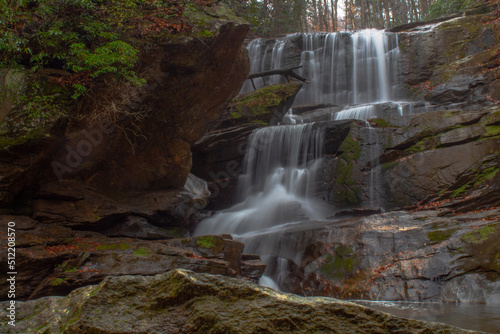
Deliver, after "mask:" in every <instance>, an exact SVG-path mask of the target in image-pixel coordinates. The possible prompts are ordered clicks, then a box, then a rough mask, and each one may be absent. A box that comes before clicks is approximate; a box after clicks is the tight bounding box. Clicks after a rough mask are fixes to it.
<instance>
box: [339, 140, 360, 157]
mask: <svg viewBox="0 0 500 334" xmlns="http://www.w3.org/2000/svg"><path fill="white" fill-rule="evenodd" d="M339 151H341V152H342V155H341V156H340V157H341V158H347V157H349V160H357V159H358V158H359V156H360V154H361V146H360V145H359V143H358V142H357V141H356V140H354V138H352V136H351V135H350V134H349V135H348V136H347V137H346V139H345V140H344V142H342V144H341V145H340V148H339Z"/></svg>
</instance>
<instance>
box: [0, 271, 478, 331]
mask: <svg viewBox="0 0 500 334" xmlns="http://www.w3.org/2000/svg"><path fill="white" fill-rule="evenodd" d="M4 304H5V303H2V304H1V306H2V307H1V311H0V312H2V323H1V326H2V327H1V329H2V332H5V333H12V332H14V331H19V330H21V331H25V332H32V333H33V332H42V331H44V332H50V333H54V334H57V333H72V334H78V333H90V332H96V333H97V332H99V333H109V334H111V333H117V332H120V333H123V334H126V333H127V334H128V333H130V334H132V333H173V332H175V333H201V332H203V333H222V332H224V333H235V332H245V333H255V332H269V333H270V332H272V333H284V332H286V333H305V332H313V333H314V332H342V333H366V332H370V333H389V332H405V333H423V332H432V333H471V332H470V331H466V330H461V329H459V328H456V327H452V326H448V325H443V324H438V323H424V322H421V321H416V320H408V319H404V318H398V317H395V316H391V315H389V314H387V313H383V312H379V311H375V310H372V309H370V308H367V307H363V306H360V305H357V304H354V303H350V302H343V301H340V300H335V299H330V298H317V297H316V298H304V297H299V296H295V295H292V294H287V293H282V292H276V291H274V290H271V289H268V288H263V287H260V286H257V285H255V284H252V283H247V282H242V281H241V280H235V279H231V278H226V277H223V276H212V275H204V274H195V273H193V272H190V271H186V270H174V271H170V272H168V273H165V274H161V275H156V276H152V277H144V276H122V277H108V278H106V279H105V280H104V281H103V282H102V283H101V284H99V285H94V286H88V287H85V288H81V289H78V290H76V291H74V292H72V293H71V294H70V295H69V296H67V297H49V298H41V299H38V300H35V301H29V302H24V303H17V307H18V309H19V314H18V318H17V323H16V324H17V325H16V327H15V328H14V330H11V328H9V327H8V325H7V324H6V322H7V320H6V319H8V318H7V317H6V314H5V313H6V311H5V310H4V308H5V307H6V306H5V305H4ZM139 310H140V311H139ZM270 310H273V311H270Z"/></svg>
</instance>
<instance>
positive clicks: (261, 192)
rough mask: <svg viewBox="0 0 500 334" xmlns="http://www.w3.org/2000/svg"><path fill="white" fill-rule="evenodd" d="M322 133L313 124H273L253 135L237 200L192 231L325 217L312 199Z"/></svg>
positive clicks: (241, 229) (244, 229)
mask: <svg viewBox="0 0 500 334" xmlns="http://www.w3.org/2000/svg"><path fill="white" fill-rule="evenodd" d="M322 147H323V144H322V134H321V131H320V129H319V128H317V127H315V126H314V124H312V123H310V124H301V125H294V126H274V127H267V128H263V129H259V130H257V131H256V132H255V133H253V134H252V136H251V138H250V140H249V146H248V148H247V154H246V156H245V162H244V170H243V174H242V175H241V176H240V179H239V184H238V189H239V191H238V192H239V194H238V196H239V199H240V200H241V202H240V203H238V204H236V205H235V206H233V207H232V208H230V209H228V210H224V211H222V212H220V213H218V214H217V215H215V216H214V217H212V218H209V219H206V220H204V221H203V222H202V223H201V224H200V225H199V227H198V228H197V230H196V234H217V233H231V234H234V235H236V236H241V235H244V234H245V233H251V232H254V231H260V230H264V229H267V228H272V227H273V226H276V225H281V224H284V223H289V222H296V221H303V220H307V219H320V218H324V213H322V212H323V210H322V208H321V205H320V203H318V201H316V200H315V199H314V190H315V182H316V169H317V165H318V164H319V163H320V158H321V152H322Z"/></svg>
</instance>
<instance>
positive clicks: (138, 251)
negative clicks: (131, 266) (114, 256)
mask: <svg viewBox="0 0 500 334" xmlns="http://www.w3.org/2000/svg"><path fill="white" fill-rule="evenodd" d="M149 254H151V251H150V250H149V248H147V247H139V248H136V249H134V255H137V256H148V255H149Z"/></svg>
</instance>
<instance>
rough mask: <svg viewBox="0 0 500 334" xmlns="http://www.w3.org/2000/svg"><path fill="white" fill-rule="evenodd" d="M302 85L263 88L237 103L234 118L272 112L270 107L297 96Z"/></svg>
mask: <svg viewBox="0 0 500 334" xmlns="http://www.w3.org/2000/svg"><path fill="white" fill-rule="evenodd" d="M300 87H301V85H300V84H296V83H291V84H279V85H272V86H268V87H263V88H261V89H258V90H256V91H253V92H250V93H248V94H246V95H244V96H242V97H238V98H237V99H236V100H235V101H233V102H234V103H235V107H236V111H234V112H232V113H231V116H232V118H240V117H242V116H244V115H248V116H250V115H260V114H264V113H268V112H271V111H270V110H269V107H275V106H278V105H280V104H281V103H283V101H285V100H286V99H288V98H290V97H291V96H293V95H294V94H296V93H297V92H298V91H299V89H300Z"/></svg>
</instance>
